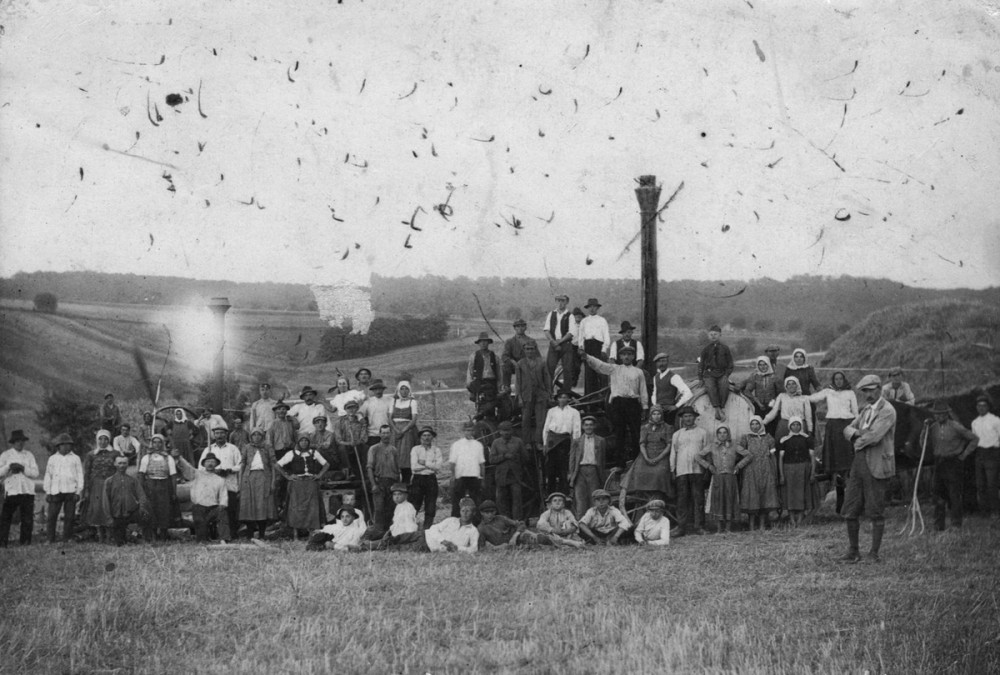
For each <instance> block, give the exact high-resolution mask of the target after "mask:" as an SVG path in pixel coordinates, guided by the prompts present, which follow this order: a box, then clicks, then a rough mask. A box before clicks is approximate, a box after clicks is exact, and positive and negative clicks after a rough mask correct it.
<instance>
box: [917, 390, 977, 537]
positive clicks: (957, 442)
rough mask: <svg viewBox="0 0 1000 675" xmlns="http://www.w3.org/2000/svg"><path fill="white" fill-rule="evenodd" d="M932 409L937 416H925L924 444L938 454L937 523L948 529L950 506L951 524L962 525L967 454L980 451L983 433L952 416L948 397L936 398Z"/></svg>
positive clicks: (935, 513) (935, 515) (935, 520)
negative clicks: (970, 429)
mask: <svg viewBox="0 0 1000 675" xmlns="http://www.w3.org/2000/svg"><path fill="white" fill-rule="evenodd" d="M931 413H933V415H934V418H933V419H931V418H927V419H926V420H924V430H923V433H922V434H921V437H920V444H921V447H926V449H927V452H928V453H929V455H930V456H933V457H934V527H935V528H936V529H938V530H943V529H944V515H945V507H946V506H948V507H949V508H948V510H949V511H950V512H951V524H952V525H953V526H954V527H956V528H958V527H962V510H963V509H962V479H963V476H964V473H965V466H964V464H965V458H966V457H968V456H969V455H971V454H972V453H973V452H975V451H976V446H977V445H979V437H978V436H976V435H975V434H974V433H972V432H971V431H969V430H968V429H966V428H965V427H963V426H962V425H961V424H960V423H959V422H957V421H955V420H953V419H951V409H950V408H949V407H948V404H947V403H945V402H944V401H935V402H934V405H933V407H931ZM925 444H926V445H925Z"/></svg>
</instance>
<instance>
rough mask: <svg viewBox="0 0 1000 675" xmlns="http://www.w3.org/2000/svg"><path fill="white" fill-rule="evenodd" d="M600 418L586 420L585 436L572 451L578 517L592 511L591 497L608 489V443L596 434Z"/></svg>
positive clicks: (571, 477) (571, 475)
mask: <svg viewBox="0 0 1000 675" xmlns="http://www.w3.org/2000/svg"><path fill="white" fill-rule="evenodd" d="M596 429H597V418H595V417H593V416H592V415H587V416H586V417H584V418H583V434H582V435H581V436H580V437H579V438H575V439H573V441H572V443H570V449H569V486H570V487H571V488H573V491H574V496H575V498H576V499H575V501H576V504H575V505H574V506H575V508H576V515H577V517H582V516H583V514H584V513H586V512H587V509H589V508H590V495H591V494H593V492H594V490H596V489H597V488H599V487H601V486H602V485H604V480H605V478H606V475H605V468H606V465H607V461H606V459H605V454H606V451H607V443H606V442H605V441H604V439H603V438H601V437H600V436H598V435H597V434H596V433H594V432H595V431H596Z"/></svg>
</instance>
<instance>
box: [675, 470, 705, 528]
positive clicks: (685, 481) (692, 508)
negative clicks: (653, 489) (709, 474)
mask: <svg viewBox="0 0 1000 675" xmlns="http://www.w3.org/2000/svg"><path fill="white" fill-rule="evenodd" d="M677 519H678V520H679V521H680V527H681V529H684V530H689V529H691V528H692V527H693V528H694V529H696V530H700V529H702V527H704V525H705V491H704V488H703V483H702V475H701V474H700V473H687V474H684V475H683V476H677Z"/></svg>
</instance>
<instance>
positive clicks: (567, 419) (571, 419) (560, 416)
mask: <svg viewBox="0 0 1000 675" xmlns="http://www.w3.org/2000/svg"><path fill="white" fill-rule="evenodd" d="M582 429H583V427H582V426H581V424H580V411H579V410H577V409H576V408H574V407H572V406H569V405H567V406H566V407H565V408H560V407H559V406H556V407H555V408H549V411H548V412H547V413H545V426H544V427H542V445H544V446H546V447H548V444H549V433H550V432H551V433H554V434H572V435H573V438H580V434H581V433H582Z"/></svg>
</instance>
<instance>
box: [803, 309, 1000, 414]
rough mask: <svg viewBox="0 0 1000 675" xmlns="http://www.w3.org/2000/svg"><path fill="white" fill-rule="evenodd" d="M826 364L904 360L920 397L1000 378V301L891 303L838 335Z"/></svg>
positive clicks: (868, 365)
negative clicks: (996, 303)
mask: <svg viewBox="0 0 1000 675" xmlns="http://www.w3.org/2000/svg"><path fill="white" fill-rule="evenodd" d="M820 365H821V366H824V367H828V368H843V369H845V370H848V371H850V370H855V369H857V368H860V370H859V371H858V372H861V371H872V370H874V371H875V372H880V374H881V375H882V377H883V379H886V376H887V373H886V371H885V369H888V368H892V367H895V366H899V367H901V368H903V370H904V371H905V376H904V379H905V380H906V381H907V382H909V383H910V384H911V385H912V386H913V389H914V393H915V394H916V395H917V398H918V399H928V398H932V397H935V396H945V395H950V394H955V393H962V392H966V391H968V390H970V389H972V388H973V387H977V386H986V385H988V384H993V383H996V382H998V381H1000V307H997V306H996V305H986V304H983V303H978V302H962V301H956V300H934V301H931V302H921V303H913V304H908V305H901V306H898V307H887V308H885V309H882V310H879V311H877V312H874V313H873V314H871V316H869V317H867V318H866V319H865V320H864V321H862V322H861V323H860V324H859V325H857V326H855V327H854V328H853V329H851V331H850V332H848V333H847V334H845V335H843V336H841V337H840V338H838V339H837V340H836V341H835V342H834V343H833V345H832V346H831V347H830V349H829V350H828V351H827V353H826V356H825V357H824V358H823V361H822V363H821V364H820Z"/></svg>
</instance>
